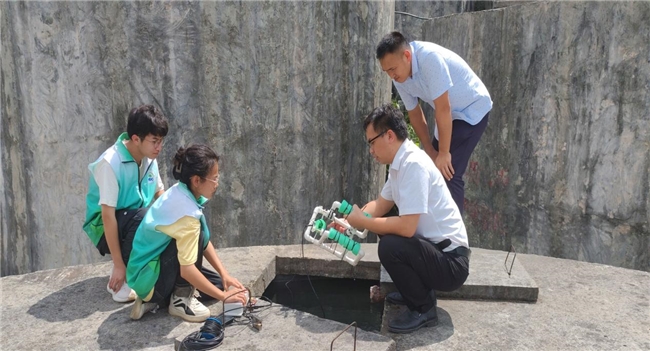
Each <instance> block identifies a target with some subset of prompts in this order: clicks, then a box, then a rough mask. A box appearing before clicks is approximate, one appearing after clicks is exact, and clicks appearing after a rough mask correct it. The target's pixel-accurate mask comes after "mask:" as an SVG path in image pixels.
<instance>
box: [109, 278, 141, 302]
mask: <svg viewBox="0 0 650 351" xmlns="http://www.w3.org/2000/svg"><path fill="white" fill-rule="evenodd" d="M106 290H107V291H108V292H109V293H111V296H113V301H115V302H131V301H133V300H135V298H136V294H135V291H133V289H131V288H130V287H129V284H127V283H126V282H124V284H122V287H121V288H120V291H118V292H115V291H113V290H112V289H111V288H109V287H108V284H106Z"/></svg>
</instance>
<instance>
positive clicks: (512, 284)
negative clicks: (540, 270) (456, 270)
mask: <svg viewBox="0 0 650 351" xmlns="http://www.w3.org/2000/svg"><path fill="white" fill-rule="evenodd" d="M367 245H369V244H367ZM506 257H508V261H507V269H508V270H509V271H510V275H508V272H507V271H506V267H505V262H506ZM380 282H381V290H382V292H383V293H386V294H388V293H389V292H391V291H395V290H396V289H395V285H394V284H393V280H392V279H391V277H390V275H389V274H388V272H386V269H385V268H384V267H383V266H382V267H381V278H380ZM538 294H539V288H538V287H537V284H536V283H535V281H534V280H533V279H532V278H531V277H530V275H528V272H526V270H525V269H524V267H523V266H522V264H521V262H520V260H519V259H517V258H515V259H514V263H513V254H510V255H509V256H508V253H507V252H505V251H494V250H484V249H472V257H471V259H470V262H469V277H467V280H466V281H465V284H464V285H463V286H462V287H461V288H460V289H458V290H455V291H452V292H444V291H438V292H436V296H438V297H442V298H452V299H470V300H502V301H514V302H536V301H537V296H538Z"/></svg>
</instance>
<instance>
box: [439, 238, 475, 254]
mask: <svg viewBox="0 0 650 351" xmlns="http://www.w3.org/2000/svg"><path fill="white" fill-rule="evenodd" d="M434 245H436V247H438V249H439V250H440V251H442V252H444V253H450V254H455V255H458V256H464V257H467V258H469V256H471V255H472V250H470V249H469V248H467V247H465V246H459V247H457V248H455V249H453V250H451V251H443V250H444V249H446V248H447V247H448V246H449V245H451V240H450V239H445V240H443V241H441V242H439V243H437V244H434Z"/></svg>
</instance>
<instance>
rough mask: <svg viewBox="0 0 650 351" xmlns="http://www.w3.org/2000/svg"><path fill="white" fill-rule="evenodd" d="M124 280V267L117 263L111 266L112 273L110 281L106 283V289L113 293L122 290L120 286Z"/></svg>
mask: <svg viewBox="0 0 650 351" xmlns="http://www.w3.org/2000/svg"><path fill="white" fill-rule="evenodd" d="M125 280H126V267H124V264H123V263H121V262H120V263H118V264H114V265H113V272H112V273H111V279H110V280H109V281H108V287H109V288H111V290H113V292H118V291H120V289H121V288H122V284H124V281H125Z"/></svg>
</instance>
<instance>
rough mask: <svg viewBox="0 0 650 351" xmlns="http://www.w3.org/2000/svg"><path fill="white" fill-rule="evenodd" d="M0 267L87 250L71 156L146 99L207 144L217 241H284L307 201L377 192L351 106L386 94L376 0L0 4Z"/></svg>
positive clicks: (99, 145) (80, 184) (79, 167)
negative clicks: (215, 175) (211, 152)
mask: <svg viewBox="0 0 650 351" xmlns="http://www.w3.org/2000/svg"><path fill="white" fill-rule="evenodd" d="M0 6H1V10H2V11H1V12H2V15H1V21H2V43H3V48H2V52H1V55H2V66H1V74H2V95H1V98H2V129H1V130H0V133H1V135H2V137H1V139H0V140H1V142H2V147H1V149H2V158H1V162H2V175H1V176H2V178H0V180H1V181H2V185H3V188H2V189H3V193H2V197H1V200H0V201H2V206H1V208H2V212H1V217H2V260H1V261H2V262H1V265H2V267H1V273H2V275H7V274H16V273H25V272H28V271H33V270H38V269H45V268H51V267H60V266H64V265H70V264H79V263H86V262H92V261H96V260H97V259H98V257H99V255H98V254H97V252H96V250H95V249H94V248H93V247H92V245H91V244H90V241H89V240H88V239H87V237H86V236H85V234H84V232H83V231H82V230H81V224H82V222H83V218H84V213H85V207H84V204H85V200H84V197H85V192H86V188H87V182H88V171H87V169H86V166H87V164H88V163H89V162H91V161H92V160H94V159H95V158H96V157H97V156H99V154H100V153H101V152H102V151H103V150H104V149H106V148H107V147H108V146H110V145H111V144H112V143H113V142H114V140H115V138H116V137H117V135H119V133H120V132H122V131H123V130H125V128H126V116H127V113H128V111H129V110H130V108H132V107H134V106H137V105H140V104H143V103H152V104H155V105H157V106H159V107H160V108H161V109H162V111H163V112H164V113H165V115H166V116H167V117H168V119H169V121H170V133H169V135H168V137H167V138H166V141H165V144H164V148H163V152H162V153H161V155H160V156H159V163H160V165H161V172H162V174H163V180H164V182H165V184H166V186H168V187H169V186H171V185H172V184H173V179H172V178H171V167H170V163H171V158H172V156H173V154H174V153H175V151H176V149H177V148H178V147H179V146H181V145H187V144H189V143H192V142H202V143H207V144H209V145H211V146H212V147H213V148H214V149H215V150H217V152H218V153H219V154H220V155H221V156H222V162H221V171H222V177H221V179H222V181H221V186H220V189H219V191H218V192H217V195H216V197H215V198H214V199H213V200H212V202H211V204H210V205H208V207H207V217H208V220H209V223H210V225H211V228H212V232H213V237H212V240H213V241H214V242H215V243H216V244H217V245H218V246H241V245H265V244H281V243H287V244H288V243H297V242H299V241H300V237H299V234H298V233H300V232H301V231H302V230H303V228H304V226H305V225H306V223H307V221H308V220H309V217H310V215H311V211H312V209H313V208H314V207H315V206H316V205H327V204H330V203H331V202H332V201H334V200H337V199H338V200H340V199H341V198H343V197H345V198H346V199H348V200H349V201H354V202H364V201H366V200H368V199H369V198H372V197H374V196H376V195H377V193H378V187H379V186H378V184H379V183H380V182H381V181H382V180H383V175H382V168H381V167H379V166H378V165H376V164H375V163H374V161H373V160H372V159H371V158H370V157H368V155H367V148H366V146H365V142H364V135H363V131H362V130H361V123H362V118H363V117H364V116H365V115H366V114H367V113H369V112H370V111H371V109H372V108H373V107H374V106H375V105H378V104H379V103H381V102H384V101H388V100H389V99H390V85H389V83H388V78H387V77H386V76H385V75H383V74H382V72H381V70H380V69H379V66H378V65H377V64H376V62H375V60H374V59H373V58H372V57H371V55H370V54H369V50H370V51H371V49H369V48H373V47H374V45H376V43H377V42H378V41H379V39H380V38H381V37H382V35H383V34H384V33H386V32H387V31H388V30H390V29H391V27H392V25H393V20H394V17H393V9H394V3H393V2H391V1H388V2H373V1H367V2H355V3H349V2H322V3H312V2H309V5H308V6H307V4H306V3H301V2H277V3H275V2H191V3H187V2H165V3H159V2H144V3H143V2H69V3H65V2H59V3H43V2H23V3H8V2H4V3H2V4H1V5H0Z"/></svg>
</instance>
